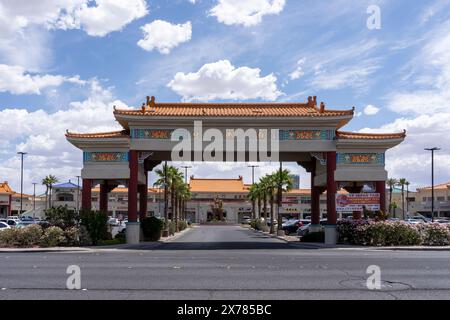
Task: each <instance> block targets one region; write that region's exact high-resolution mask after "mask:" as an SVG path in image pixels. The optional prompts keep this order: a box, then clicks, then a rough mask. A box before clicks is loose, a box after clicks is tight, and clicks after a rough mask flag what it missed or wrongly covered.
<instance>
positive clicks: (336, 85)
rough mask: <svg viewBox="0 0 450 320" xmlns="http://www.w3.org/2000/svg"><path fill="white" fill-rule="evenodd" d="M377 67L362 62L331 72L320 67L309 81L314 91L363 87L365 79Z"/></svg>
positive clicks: (369, 62) (368, 62)
mask: <svg viewBox="0 0 450 320" xmlns="http://www.w3.org/2000/svg"><path fill="white" fill-rule="evenodd" d="M377 69H378V66H377V64H376V63H374V62H373V61H370V60H369V61H363V62H361V64H360V65H351V66H344V67H340V68H338V69H336V70H333V71H326V70H324V69H322V68H321V67H320V66H319V67H318V69H317V70H316V73H317V74H316V75H315V77H314V78H313V79H312V81H311V86H312V87H313V88H316V89H325V90H329V89H341V88H344V87H353V88H360V87H365V86H366V84H367V78H368V77H369V76H370V75H372V74H373V73H374V72H375V71H376V70H377Z"/></svg>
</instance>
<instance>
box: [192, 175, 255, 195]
mask: <svg viewBox="0 0 450 320" xmlns="http://www.w3.org/2000/svg"><path fill="white" fill-rule="evenodd" d="M189 188H190V189H191V192H248V187H245V186H244V182H243V180H242V177H239V178H238V179H197V178H194V177H191V180H190V181H189Z"/></svg>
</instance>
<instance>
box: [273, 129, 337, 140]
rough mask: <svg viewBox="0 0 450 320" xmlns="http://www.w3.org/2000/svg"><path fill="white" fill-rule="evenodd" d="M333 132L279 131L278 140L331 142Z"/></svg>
mask: <svg viewBox="0 0 450 320" xmlns="http://www.w3.org/2000/svg"><path fill="white" fill-rule="evenodd" d="M334 135H335V133H334V130H280V140H333V139H334Z"/></svg>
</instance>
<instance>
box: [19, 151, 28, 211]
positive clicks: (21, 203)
mask: <svg viewBox="0 0 450 320" xmlns="http://www.w3.org/2000/svg"><path fill="white" fill-rule="evenodd" d="M17 154H20V211H19V216H20V215H21V214H22V206H23V156H24V155H26V154H27V153H26V152H17Z"/></svg>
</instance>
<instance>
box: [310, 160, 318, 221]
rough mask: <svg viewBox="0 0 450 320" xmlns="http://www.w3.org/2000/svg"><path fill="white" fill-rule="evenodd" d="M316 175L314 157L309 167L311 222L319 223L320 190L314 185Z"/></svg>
mask: <svg viewBox="0 0 450 320" xmlns="http://www.w3.org/2000/svg"><path fill="white" fill-rule="evenodd" d="M315 176H316V159H314V158H313V162H312V168H311V224H320V190H319V188H318V187H316V186H315V185H314V178H315Z"/></svg>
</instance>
